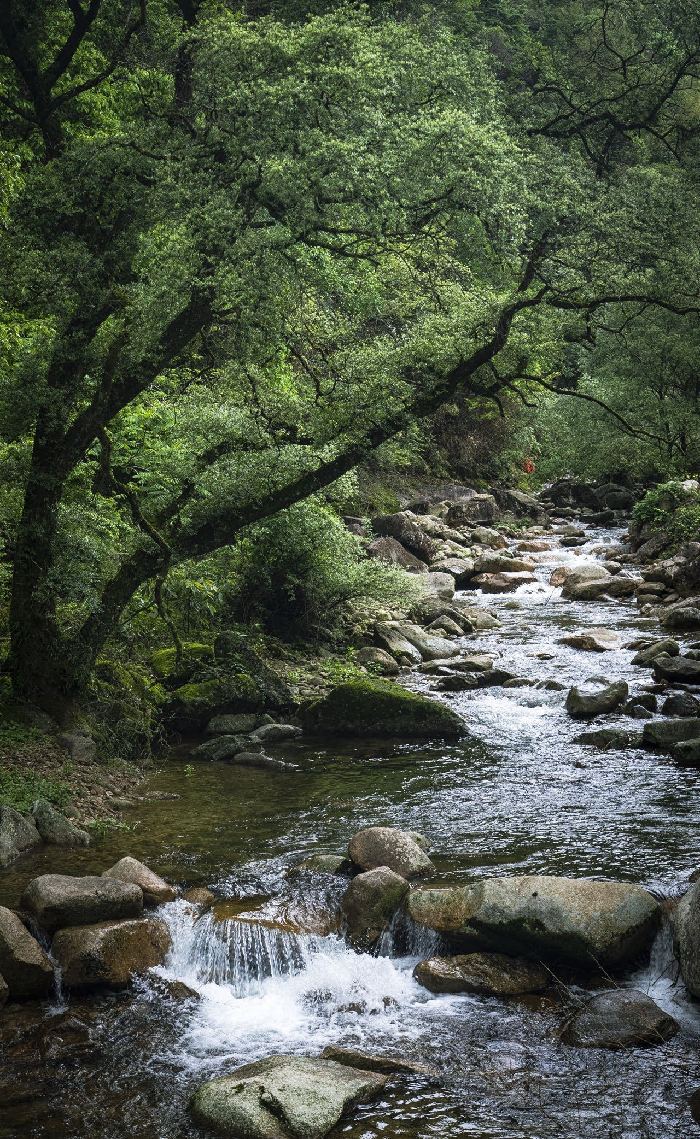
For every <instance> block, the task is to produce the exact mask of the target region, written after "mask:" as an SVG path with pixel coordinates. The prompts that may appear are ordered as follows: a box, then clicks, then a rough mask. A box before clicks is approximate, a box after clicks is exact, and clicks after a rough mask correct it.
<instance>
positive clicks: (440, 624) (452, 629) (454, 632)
mask: <svg viewBox="0 0 700 1139" xmlns="http://www.w3.org/2000/svg"><path fill="white" fill-rule="evenodd" d="M428 632H429V633H434V634H436V633H437V634H439V633H446V634H447V636H448V637H461V636H462V635H463V631H462V629H461V628H460V626H459V625H458V624H457V622H456V621H453V620H452V618H451V617H438V618H437V619H436V620H435V621H433V622H431V624H430V625H428Z"/></svg>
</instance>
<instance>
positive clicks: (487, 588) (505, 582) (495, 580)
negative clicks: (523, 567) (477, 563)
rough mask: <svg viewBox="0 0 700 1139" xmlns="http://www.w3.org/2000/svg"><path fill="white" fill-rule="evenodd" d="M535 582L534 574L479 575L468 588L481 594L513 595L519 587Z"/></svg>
mask: <svg viewBox="0 0 700 1139" xmlns="http://www.w3.org/2000/svg"><path fill="white" fill-rule="evenodd" d="M536 581H537V578H536V577H535V575H534V573H526V572H513V573H479V574H477V575H476V577H473V578H472V579H471V581H470V582H469V585H470V586H474V587H475V588H477V589H480V590H481V592H482V593H513V592H514V591H515V590H516V589H520V586H521V585H532V584H533V583H534V582H536Z"/></svg>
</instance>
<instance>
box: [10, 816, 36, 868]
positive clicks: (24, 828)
mask: <svg viewBox="0 0 700 1139" xmlns="http://www.w3.org/2000/svg"><path fill="white" fill-rule="evenodd" d="M40 845H41V835H40V834H39V831H38V830H37V828H36V824H35V823H34V820H33V819H25V817H24V815H20V813H19V811H15V810H14V808H13V807H0V868H4V867H5V866H9V865H10V863H11V862H14V860H15V858H18V857H19V856H20V854H24V853H25V851H27V850H31V849H32V848H33V847H35V846H40Z"/></svg>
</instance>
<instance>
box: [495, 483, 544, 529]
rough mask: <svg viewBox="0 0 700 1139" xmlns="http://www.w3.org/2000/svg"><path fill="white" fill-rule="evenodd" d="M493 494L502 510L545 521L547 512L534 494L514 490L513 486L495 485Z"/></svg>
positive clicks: (537, 520)
mask: <svg viewBox="0 0 700 1139" xmlns="http://www.w3.org/2000/svg"><path fill="white" fill-rule="evenodd" d="M493 496H494V498H495V499H496V502H497V503H498V506H499V508H500V509H501V510H505V511H507V512H508V513H509V514H515V515H517V516H518V517H524V518H533V519H534V520H535V521H536V522H543V521H544V520H545V519H546V517H547V512H546V510H545V509H544V507H543V506H542V503H541V502H538V500H537V499H536V498H535V497H534V495H532V494H526V493H525V491H523V490H513V489H512V488H511V487H494V491H493Z"/></svg>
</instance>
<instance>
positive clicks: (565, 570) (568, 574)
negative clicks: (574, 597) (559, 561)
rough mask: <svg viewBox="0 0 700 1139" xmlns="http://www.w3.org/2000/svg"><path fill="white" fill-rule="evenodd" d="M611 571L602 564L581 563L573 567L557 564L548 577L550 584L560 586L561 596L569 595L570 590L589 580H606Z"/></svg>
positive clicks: (608, 578) (609, 576)
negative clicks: (581, 564)
mask: <svg viewBox="0 0 700 1139" xmlns="http://www.w3.org/2000/svg"><path fill="white" fill-rule="evenodd" d="M611 577H612V574H611V573H608V571H607V570H606V569H605V567H604V566H603V565H583V566H578V567H576V568H575V569H574V568H572V567H571V566H557V568H556V569H555V570H553V571H552V575H551V577H550V579H549V584H550V585H561V586H562V597H569V596H570V594H571V591H572V590H575V589H577V588H578V586H580V585H587V584H588V583H589V582H591V581H596V582H597V581H602V582H608V581H609V580H610V578H611Z"/></svg>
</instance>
